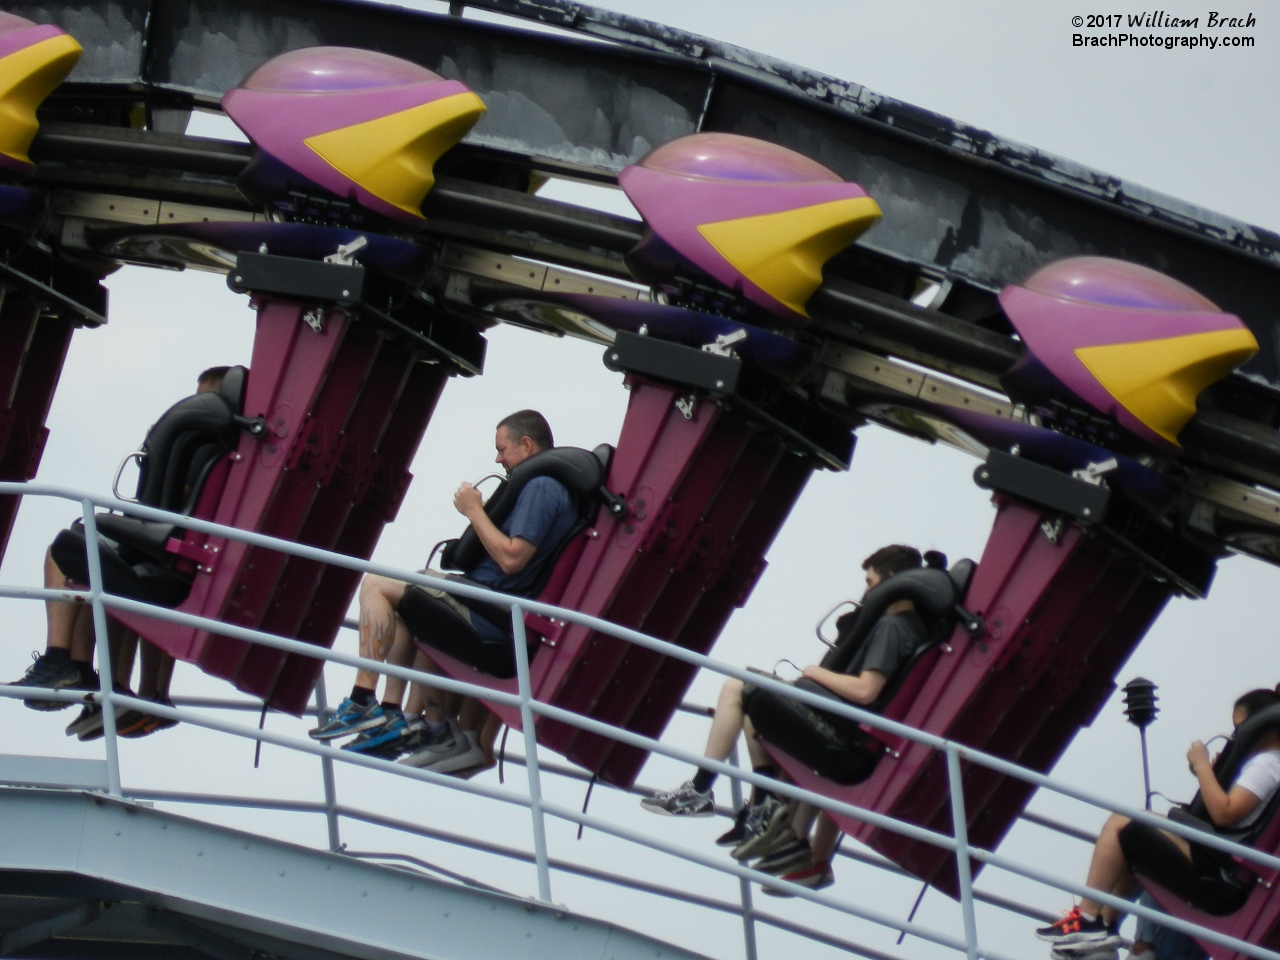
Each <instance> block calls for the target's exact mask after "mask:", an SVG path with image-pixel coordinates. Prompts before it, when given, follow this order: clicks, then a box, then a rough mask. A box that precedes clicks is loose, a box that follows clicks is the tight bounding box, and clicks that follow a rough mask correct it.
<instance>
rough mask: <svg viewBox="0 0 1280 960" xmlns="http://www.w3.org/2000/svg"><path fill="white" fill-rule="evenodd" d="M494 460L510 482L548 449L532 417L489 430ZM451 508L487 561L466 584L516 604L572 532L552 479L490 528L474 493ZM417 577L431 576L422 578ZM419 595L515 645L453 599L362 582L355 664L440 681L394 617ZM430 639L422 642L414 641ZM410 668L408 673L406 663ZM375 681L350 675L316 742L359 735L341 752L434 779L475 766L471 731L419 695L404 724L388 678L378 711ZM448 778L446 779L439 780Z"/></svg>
mask: <svg viewBox="0 0 1280 960" xmlns="http://www.w3.org/2000/svg"><path fill="white" fill-rule="evenodd" d="M494 446H495V448H496V449H497V456H496V457H495V458H494V459H495V461H496V462H497V463H499V464H501V465H502V467H503V469H504V470H505V471H506V472H507V473H510V472H511V470H512V469H514V468H515V467H516V466H517V465H518V464H520V463H523V462H524V461H525V460H527V459H528V458H529V457H531V456H533V455H534V454H535V453H540V452H541V451H543V450H549V449H551V447H553V446H554V441H553V438H552V435H551V427H550V426H549V425H548V424H547V421H546V418H545V417H543V416H542V414H540V413H538V412H537V411H536V410H521V411H519V412H517V413H513V414H511V415H510V416H509V417H506V418H505V419H503V420H502V422H501V423H499V424H498V427H497V431H496V435H495V438H494ZM453 505H454V508H455V509H456V510H457V511H458V512H459V513H461V514H462V515H463V516H464V517H466V518H467V520H468V521H469V522H470V523H471V526H472V528H473V529H474V530H475V532H476V534H477V536H478V537H479V540H480V543H481V545H482V546H483V547H484V550H485V553H486V556H485V558H484V559H483V560H482V561H481V562H480V563H479V564H478V565H476V566H475V567H473V568H472V569H470V570H468V571H466V572H465V573H466V576H467V578H468V579H470V580H471V581H473V582H475V583H477V584H480V585H482V586H485V587H489V588H490V589H493V590H497V591H500V592H502V593H511V594H516V595H522V594H523V593H524V592H526V591H527V590H529V589H530V588H531V587H532V586H533V585H534V584H535V583H537V582H538V578H539V576H540V574H541V572H542V567H543V564H544V563H545V562H546V560H547V559H549V558H551V557H553V556H554V555H555V553H556V548H557V547H559V546H560V544H561V542H562V541H563V540H564V538H565V537H566V536H567V535H568V534H569V532H570V531H571V530H572V529H573V527H574V525H575V523H576V522H577V517H578V506H577V504H576V503H575V500H574V497H573V495H572V494H570V492H569V490H568V489H567V488H566V487H565V486H564V485H563V484H562V483H560V482H559V481H558V480H555V479H552V478H551V477H546V476H542V477H535V478H534V479H532V480H530V481H529V482H528V483H527V484H526V485H525V486H524V488H523V489H522V490H521V491H520V495H519V497H518V498H517V499H516V502H515V505H514V507H513V508H512V510H511V512H510V514H508V515H507V517H506V519H505V520H503V521H502V523H501V525H495V524H494V522H493V521H492V520H491V519H489V516H488V515H487V514H486V513H485V511H484V502H483V501H482V500H481V497H480V493H479V492H478V491H477V490H476V489H475V487H473V486H472V485H471V484H469V483H464V484H462V485H461V486H460V487H459V488H458V491H457V493H455V494H454V498H453ZM423 572H424V573H428V574H431V575H436V574H434V573H433V572H432V571H429V570H426V571H423ZM417 591H420V592H422V593H425V594H428V595H430V596H432V597H435V598H437V599H439V600H441V601H443V602H444V603H446V604H448V605H449V606H450V607H451V608H452V609H453V610H454V611H455V612H456V613H458V614H459V615H460V616H462V617H463V618H464V619H465V620H467V621H468V622H469V623H470V624H471V625H472V627H474V628H475V630H476V632H477V633H479V634H480V635H481V637H482V638H484V639H485V640H487V641H491V642H494V641H496V642H505V643H508V644H511V643H514V641H513V640H512V639H511V635H510V632H509V631H508V630H505V629H503V628H502V627H501V626H498V625H496V624H494V623H491V622H490V621H489V620H488V619H486V618H485V617H483V616H481V615H480V614H478V613H475V612H474V611H472V610H471V609H470V608H469V607H468V606H467V605H466V604H465V603H463V602H462V601H461V600H460V599H458V598H457V597H455V596H453V595H452V594H449V593H446V592H444V591H443V590H437V589H434V588H430V587H418V586H411V585H409V584H407V583H403V582H401V581H399V580H391V579H388V578H386V577H378V576H373V575H369V576H366V577H365V578H364V580H363V581H362V582H361V584H360V596H359V602H360V655H361V656H362V657H366V658H368V659H370V660H378V661H382V662H386V663H392V664H396V665H398V666H404V667H408V666H410V665H411V664H414V665H415V666H416V667H417V669H424V670H426V671H427V672H432V673H436V672H439V671H438V670H437V669H436V667H435V665H434V664H433V663H431V662H430V660H429V659H427V658H426V657H425V656H424V655H422V654H421V653H420V652H419V651H418V650H417V648H416V646H415V645H414V642H413V638H412V636H411V635H410V632H409V628H408V627H407V626H406V625H405V621H404V619H403V618H402V617H401V616H400V614H399V612H398V611H399V608H400V607H401V604H402V603H403V602H404V601H405V599H406V597H412V596H413V594H414V592H417ZM423 639H426V640H429V638H423ZM415 660H416V664H415ZM377 684H378V674H376V673H373V672H371V671H368V670H362V671H360V672H359V673H358V674H357V675H356V682H355V686H354V687H352V689H351V695H350V696H349V697H347V698H346V699H345V700H343V701H342V703H341V704H340V705H339V707H338V710H337V712H336V713H335V715H334V717H333V719H332V720H330V721H329V722H328V723H326V724H324V725H322V726H320V727H317V728H316V729H314V730H312V731H311V736H312V737H314V738H315V739H317V740H332V739H337V738H339V737H344V736H347V735H349V734H360V736H359V738H358V739H357V740H355V741H354V742H352V743H350V744H347V745H346V746H347V748H348V749H352V750H356V751H358V752H361V753H366V754H369V755H373V756H379V757H383V758H384V759H394V758H395V757H397V756H399V755H401V754H403V753H406V752H410V751H412V753H411V755H410V756H409V757H407V758H406V759H405V762H406V763H410V764H412V765H414V766H430V767H433V768H436V769H438V770H439V765H440V764H442V763H448V764H449V770H460V769H464V766H460V765H459V764H463V765H465V764H467V763H468V762H470V761H474V762H472V763H470V765H471V766H475V765H477V764H479V763H480V762H482V760H483V757H484V750H483V749H482V748H481V747H480V746H479V745H478V744H477V743H476V742H475V740H474V737H475V736H476V731H474V730H467V731H464V730H462V729H460V728H459V726H458V724H457V721H456V720H455V719H454V718H453V716H451V715H450V714H451V713H452V712H453V711H450V712H449V714H447V713H446V712H445V709H444V707H445V696H444V694H442V693H441V692H440V691H436V690H431V689H425V690H424V691H422V697H421V699H422V700H424V701H425V717H422V718H420V717H417V716H412V717H410V718H406V717H405V714H404V711H403V710H402V708H401V702H402V700H403V698H404V692H405V686H406V685H405V683H404V681H401V680H398V679H397V678H395V677H388V678H387V685H386V691H385V695H384V697H383V700H382V702H381V703H379V702H378V699H377V696H376V691H377ZM467 706H468V705H466V704H464V705H463V707H462V713H463V715H464V716H468V715H469V716H470V717H472V718H477V717H480V716H483V712H482V711H477V710H475V709H467ZM442 772H448V771H442Z"/></svg>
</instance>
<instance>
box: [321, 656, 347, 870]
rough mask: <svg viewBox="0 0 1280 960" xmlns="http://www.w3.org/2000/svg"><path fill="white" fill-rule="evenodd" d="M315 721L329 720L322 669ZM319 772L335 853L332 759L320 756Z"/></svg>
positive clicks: (339, 844) (335, 802)
mask: <svg viewBox="0 0 1280 960" xmlns="http://www.w3.org/2000/svg"><path fill="white" fill-rule="evenodd" d="M316 721H317V723H318V724H320V725H323V724H325V723H328V721H329V700H328V695H327V694H326V693H325V687H324V670H323V668H322V669H321V671H320V679H319V680H317V681H316ZM320 774H321V777H322V779H323V780H324V816H325V819H326V820H327V821H328V823H329V849H330V850H331V851H333V852H334V853H337V852H338V851H339V850H340V849H342V842H341V840H340V838H339V837H338V785H337V783H336V782H335V781H334V778H333V760H332V759H330V758H329V757H321V758H320Z"/></svg>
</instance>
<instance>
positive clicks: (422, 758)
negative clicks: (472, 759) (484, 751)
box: [400, 717, 469, 767]
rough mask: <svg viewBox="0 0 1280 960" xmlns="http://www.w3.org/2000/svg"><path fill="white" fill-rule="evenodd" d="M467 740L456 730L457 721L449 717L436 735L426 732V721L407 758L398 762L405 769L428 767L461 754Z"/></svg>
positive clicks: (466, 746)
mask: <svg viewBox="0 0 1280 960" xmlns="http://www.w3.org/2000/svg"><path fill="white" fill-rule="evenodd" d="M468 746H469V744H468V743H467V738H466V737H465V736H463V734H462V731H461V730H460V729H459V728H458V721H456V720H454V719H453V718H452V717H449V718H448V719H447V720H445V725H444V727H442V728H441V729H440V730H438V731H437V732H436V733H434V734H431V733H428V732H427V725H426V721H423V724H422V732H421V733H419V735H418V737H417V743H416V744H414V746H413V747H412V749H411V751H410V753H409V754H408V756H405V757H402V758H401V759H400V762H401V763H403V764H404V765H405V766H407V767H430V766H434V765H435V764H436V763H438V762H441V761H443V760H445V759H448V758H450V757H453V756H455V755H456V754H459V753H462V752H463V751H464V750H466V749H467V748H468Z"/></svg>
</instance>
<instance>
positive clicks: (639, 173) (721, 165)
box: [618, 133, 880, 323]
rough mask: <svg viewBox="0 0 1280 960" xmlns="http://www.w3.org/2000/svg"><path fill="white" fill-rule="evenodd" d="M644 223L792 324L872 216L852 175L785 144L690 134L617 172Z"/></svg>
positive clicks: (874, 210)
mask: <svg viewBox="0 0 1280 960" xmlns="http://www.w3.org/2000/svg"><path fill="white" fill-rule="evenodd" d="M618 182H619V184H621V186H622V189H623V191H625V193H626V194H627V197H628V198H629V199H630V200H631V202H632V203H633V204H634V205H635V207H636V209H637V210H638V211H639V212H640V215H641V216H642V217H644V219H645V222H646V223H647V224H648V226H649V228H650V229H651V230H652V231H653V232H654V233H655V234H657V235H658V236H659V237H660V238H661V239H662V240H663V241H665V242H666V243H667V244H668V245H669V246H670V247H672V248H673V249H674V250H675V251H676V252H677V253H678V254H680V256H682V257H683V258H685V259H686V260H688V261H689V262H690V263H691V264H693V265H694V266H695V267H697V268H698V269H700V270H702V271H704V272H705V273H707V274H710V275H711V276H712V277H713V278H715V279H716V280H718V281H719V282H721V283H723V284H724V285H725V286H727V287H729V288H730V289H733V290H736V291H738V292H740V293H741V294H742V295H743V296H745V297H746V298H747V299H748V300H750V301H752V302H753V303H755V304H756V305H758V306H760V307H763V308H764V309H765V310H768V311H769V312H771V313H774V314H776V315H778V316H780V317H783V318H786V319H788V320H790V321H792V322H794V323H803V322H804V321H806V320H807V319H808V314H807V313H806V312H805V303H806V302H807V301H808V299H809V297H810V296H811V295H812V293H813V291H814V290H816V289H817V288H818V286H819V285H820V284H821V283H822V265H823V264H824V263H826V261H827V260H829V259H830V258H831V257H832V256H833V255H834V254H836V253H838V252H839V251H840V250H842V249H844V248H845V247H846V246H848V245H849V244H850V243H852V242H853V240H854V239H855V238H857V237H858V236H859V235H860V234H861V233H863V232H864V231H865V230H866V229H867V228H868V227H870V226H871V225H872V224H873V223H875V222H876V220H878V219H879V218H880V208H879V207H878V206H877V205H876V202H875V201H874V200H872V199H871V198H870V197H869V196H867V193H866V191H865V190H863V189H862V188H861V187H860V186H858V185H857V184H856V183H846V182H845V181H844V180H841V179H840V177H839V176H838V175H837V174H835V173H833V172H832V171H831V170H828V169H827V168H826V167H824V166H822V165H821V164H819V163H816V162H815V161H813V160H810V159H809V158H808V157H805V156H803V155H801V154H799V153H796V152H795V151H793V150H788V149H787V148H785V147H780V146H778V145H776V144H772V143H768V142H766V141H763V140H756V139H753V138H751V137H742V136H737V135H734V134H727V133H695V134H692V135H690V136H687V137H681V138H680V139H678V140H673V141H671V142H670V143H667V144H664V145H662V146H661V147H658V148H657V149H656V150H654V151H652V152H651V153H650V154H648V155H647V156H646V157H645V158H644V159H643V160H641V161H640V162H639V163H638V164H636V165H634V166H630V167H627V169H625V170H624V171H622V173H621V174H620V175H619V177H618Z"/></svg>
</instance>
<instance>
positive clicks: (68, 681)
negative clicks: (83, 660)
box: [9, 651, 96, 711]
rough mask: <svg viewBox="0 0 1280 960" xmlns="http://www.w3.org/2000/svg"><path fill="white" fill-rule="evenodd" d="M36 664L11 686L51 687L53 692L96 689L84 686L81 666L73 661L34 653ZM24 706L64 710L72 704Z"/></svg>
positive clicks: (34, 702)
mask: <svg viewBox="0 0 1280 960" xmlns="http://www.w3.org/2000/svg"><path fill="white" fill-rule="evenodd" d="M31 659H32V660H33V661H34V663H32V664H31V666H30V667H28V668H27V672H26V673H24V674H23V675H22V679H21V680H16V681H14V682H13V683H11V684H9V686H11V687H49V688H50V689H52V690H66V689H72V690H76V689H80V690H84V689H96V688H89V687H87V686H85V685H82V684H81V682H80V665H79V664H78V663H76V662H75V661H73V660H70V659H66V660H60V661H54V660H53V659H51V658H50V656H49V654H48V653H40V652H38V651H32V653H31ZM22 702H23V704H25V705H26V706H28V707H30V708H31V709H32V710H45V711H54V710H63V709H65V708H67V707H69V706H71V703H70V702H69V701H66V700H23V701H22Z"/></svg>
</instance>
